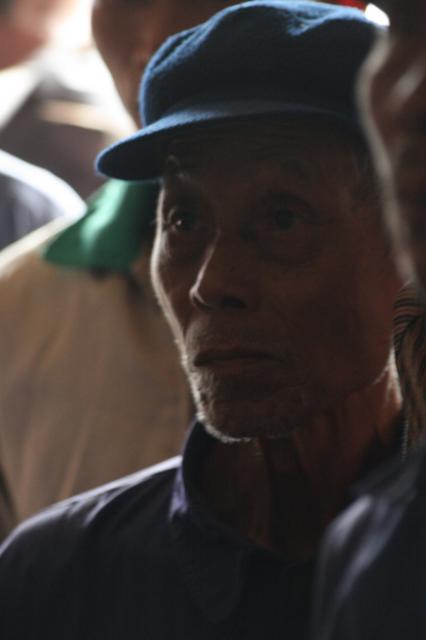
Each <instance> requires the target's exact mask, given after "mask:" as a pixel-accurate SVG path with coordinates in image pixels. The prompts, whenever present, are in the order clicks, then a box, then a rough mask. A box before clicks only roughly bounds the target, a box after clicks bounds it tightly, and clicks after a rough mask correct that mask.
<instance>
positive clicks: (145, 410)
mask: <svg viewBox="0 0 426 640" xmlns="http://www.w3.org/2000/svg"><path fill="white" fill-rule="evenodd" d="M63 224H64V223H63V222H62V221H55V222H54V223H51V224H49V225H47V226H46V227H44V228H43V229H42V230H39V231H36V232H34V233H33V234H31V236H28V237H27V238H25V239H24V240H22V241H20V242H18V243H15V244H14V245H12V246H11V247H10V248H8V249H6V250H5V251H4V252H2V254H0V536H1V535H4V534H5V533H6V531H8V530H9V529H10V528H11V527H12V526H13V525H15V524H16V523H17V522H19V521H20V520H22V519H23V518H26V517H27V516H29V515H30V514H31V513H33V512H35V511H37V510H39V509H41V508H42V507H44V506H46V505H48V504H50V503H52V502H55V501H57V500H61V499H63V498H66V497H68V496H70V495H72V494H75V493H78V492H80V491H83V490H85V489H88V488H91V487H93V486H96V485H98V484H101V483H104V482H107V481H109V480H113V479H115V478H117V477H120V476H122V475H125V474H127V473H130V472H133V471H135V470H136V469H139V468H141V467H144V466H148V465H150V464H153V463H155V462H158V461H160V460H162V459H164V458H167V457H169V456H171V455H174V454H176V453H177V452H178V451H179V449H180V447H181V443H182V440H183V437H184V432H185V430H186V427H187V425H188V421H189V418H190V407H189V393H188V390H187V385H186V381H185V378H184V375H183V372H182V370H181V367H180V364H179V363H178V358H177V353H176V349H175V347H174V345H173V343H172V338H171V335H170V332H169V330H168V328H167V327H166V324H165V321H164V320H163V317H162V315H161V312H160V310H159V309H158V306H157V304H156V301H155V299H154V296H153V294H152V292H151V289H150V287H149V284H148V283H149V273H148V271H149V265H148V258H147V257H145V258H143V259H142V260H141V261H140V263H139V264H138V265H137V266H138V273H139V274H140V277H141V279H142V281H143V282H144V283H145V285H144V286H143V289H142V291H140V290H138V289H137V288H136V287H132V286H131V285H130V284H129V283H128V281H127V280H126V279H125V278H124V277H123V276H122V275H115V274H114V275H108V276H105V277H95V276H93V275H91V274H88V273H86V272H83V271H77V270H70V269H66V270H60V269H58V268H56V267H53V266H51V265H49V264H47V263H45V262H43V260H42V259H41V258H40V256H39V250H40V247H41V246H42V245H43V244H44V242H45V241H46V239H47V238H48V237H50V236H52V235H53V234H54V233H56V232H57V231H58V230H59V228H60V226H61V225H63Z"/></svg>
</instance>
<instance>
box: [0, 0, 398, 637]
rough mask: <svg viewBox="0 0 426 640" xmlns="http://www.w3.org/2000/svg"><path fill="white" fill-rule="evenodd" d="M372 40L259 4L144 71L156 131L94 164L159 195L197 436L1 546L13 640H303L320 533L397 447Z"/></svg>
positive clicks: (296, 8) (1, 585) (169, 289)
mask: <svg viewBox="0 0 426 640" xmlns="http://www.w3.org/2000/svg"><path fill="white" fill-rule="evenodd" d="M374 33H375V29H374V27H373V26H372V25H371V24H370V23H369V22H368V21H367V20H366V19H365V18H364V16H363V14H362V13H360V12H359V11H357V10H352V9H341V8H336V7H335V6H331V5H323V4H317V3H311V2H296V3H295V2H283V3H280V2H267V1H266V2H253V3H246V4H243V5H239V6H236V7H232V8H229V9H226V10H224V11H222V12H221V13H219V14H217V15H216V16H215V17H214V18H212V19H211V20H210V21H208V22H207V23H205V24H203V25H201V26H200V27H197V28H195V29H192V30H188V31H186V32H184V33H182V34H178V35H177V36H176V37H174V38H171V39H169V40H168V41H167V42H166V44H165V45H164V46H163V47H162V48H161V49H160V50H159V52H158V53H157V55H156V56H155V57H154V59H153V60H152V62H151V63H150V65H149V67H148V70H147V72H146V75H145V81H144V84H143V88H142V96H141V105H142V120H143V122H144V123H145V124H146V127H145V128H144V129H142V130H141V131H139V132H138V133H137V134H135V135H134V137H132V138H130V139H129V140H126V141H124V142H123V143H121V144H119V145H118V146H116V147H114V148H112V149H111V150H108V151H107V152H106V153H105V154H104V155H103V156H102V157H101V158H100V160H99V168H100V170H101V171H103V172H104V173H106V174H107V175H110V176H115V177H118V178H121V179H128V180H145V179H154V178H158V177H160V178H161V194H160V199H159V204H158V214H157V228H156V238H155V245H154V251H153V259H152V267H151V268H152V277H153V282H154V287H155V290H156V293H157V297H158V299H159V301H160V304H161V306H162V308H163V311H164V313H165V316H166V318H167V320H168V321H169V324H170V326H171V328H172V331H173V334H174V338H175V341H176V343H177V345H178V348H179V351H180V355H181V359H182V362H183V365H184V368H185V371H186V374H187V376H188V379H189V382H190V385H191V388H192V393H193V397H194V401H195V404H196V406H197V411H198V421H197V423H196V424H195V425H194V427H193V429H192V431H191V433H190V435H189V438H188V441H187V443H186V447H185V451H184V454H183V458H182V460H180V459H178V460H176V459H175V460H172V461H169V462H166V463H164V464H161V465H160V466H158V467H156V468H154V469H150V470H148V471H142V472H141V473H137V474H136V475H133V476H132V477H130V478H126V479H123V480H121V481H118V482H115V483H113V484H111V485H109V486H107V487H104V488H101V489H98V490H95V491H93V492H90V493H88V494H85V495H83V496H80V497H76V498H73V499H71V500H69V501H67V502H65V503H62V504H60V505H57V506H54V507H53V508H51V509H49V510H47V511H46V512H44V513H42V514H41V515H39V516H37V517H35V518H34V519H32V520H31V521H29V522H27V523H26V524H24V525H22V526H21V527H20V528H18V529H17V530H16V531H15V533H14V534H12V536H11V537H9V539H8V540H7V541H6V542H5V544H4V545H3V547H2V550H1V554H0V599H1V601H2V611H1V613H0V633H1V634H2V637H6V638H8V637H14V638H19V639H21V638H22V639H23V638H28V637H31V638H34V639H35V640H36V639H38V638H40V639H41V638H43V639H46V638H61V639H63V640H67V639H68V638H76V637H88V638H89V637H90V638H127V639H130V640H131V639H133V638H169V637H173V636H175V637H179V638H188V639H190V638H197V639H198V638H206V639H213V638H217V639H219V638H220V639H223V638H239V637H241V638H247V639H250V638H262V637H265V638H271V639H273V638H280V639H281V638H292V639H293V638H294V639H297V638H303V637H304V634H305V624H306V619H307V613H308V608H309V602H310V590H311V573H312V565H313V561H314V559H315V555H316V549H317V545H318V540H319V538H320V536H321V533H322V531H323V528H324V526H325V525H326V524H327V523H328V522H329V521H330V520H331V518H333V516H334V515H335V513H336V512H337V511H338V510H339V509H340V508H341V507H342V506H343V505H344V504H345V503H346V501H347V500H348V494H347V489H348V485H349V484H350V483H351V482H352V481H353V480H354V479H356V478H358V477H359V476H360V475H361V474H362V473H364V472H365V471H367V470H368V469H369V468H370V467H371V466H372V465H374V464H377V463H378V462H379V461H380V460H382V459H384V458H387V457H389V456H390V455H392V453H393V452H395V451H397V450H398V447H399V443H400V440H401V437H402V421H401V400H400V393H399V385H398V381H397V377H396V373H395V371H394V367H393V349H392V346H391V333H392V306H393V302H394V299H395V296H396V293H397V290H398V288H399V279H398V276H397V275H396V272H395V269H394V268H393V263H392V258H391V256H390V255H389V251H388V249H387V244H386V241H385V239H384V237H383V233H382V227H381V220H380V216H379V211H378V204H377V194H376V190H375V184H374V181H372V179H371V168H370V166H369V161H368V156H367V153H366V149H365V146H364V143H363V140H362V137H361V135H360V131H359V127H358V122H357V119H356V116H355V109H354V105H353V100H352V88H353V80H354V77H355V74H356V73H357V71H358V68H359V65H360V64H361V62H362V60H363V59H364V57H365V55H366V52H367V50H368V49H369V46H370V44H371V42H372V39H373V38H374ZM336 59H338V60H339V65H338V66H337V67H336V64H335V61H336ZM112 338H113V336H112Z"/></svg>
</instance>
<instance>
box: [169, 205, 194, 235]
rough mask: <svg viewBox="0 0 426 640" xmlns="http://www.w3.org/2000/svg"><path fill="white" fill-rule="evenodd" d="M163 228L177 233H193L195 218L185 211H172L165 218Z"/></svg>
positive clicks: (192, 213) (191, 212) (190, 212)
mask: <svg viewBox="0 0 426 640" xmlns="http://www.w3.org/2000/svg"><path fill="white" fill-rule="evenodd" d="M164 226H165V228H166V229H172V230H174V231H179V232H187V231H193V230H194V229H196V227H197V216H196V215H195V213H194V212H193V211H190V210H187V209H174V210H172V211H171V212H170V214H169V215H168V216H167V218H166V221H165V224H164Z"/></svg>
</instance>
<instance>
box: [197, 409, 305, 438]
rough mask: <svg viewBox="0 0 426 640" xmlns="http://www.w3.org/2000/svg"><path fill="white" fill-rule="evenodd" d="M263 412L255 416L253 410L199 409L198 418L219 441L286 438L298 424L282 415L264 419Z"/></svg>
mask: <svg viewBox="0 0 426 640" xmlns="http://www.w3.org/2000/svg"><path fill="white" fill-rule="evenodd" d="M265 415H268V414H264V415H262V416H261V417H258V418H256V416H255V415H253V412H247V413H245V412H242V413H241V414H239V415H235V414H232V413H231V412H229V411H228V412H226V413H225V415H223V414H222V413H221V412H210V411H203V410H201V411H199V412H198V419H199V420H200V422H202V424H203V425H204V427H205V429H206V431H207V432H208V433H209V434H210V435H212V436H213V437H214V438H216V439H217V440H220V442H224V443H233V442H249V441H250V440H254V439H258V438H271V439H278V438H288V437H290V436H291V434H292V433H293V432H294V431H295V430H297V428H298V424H295V422H294V421H291V423H289V421H288V420H286V419H285V418H284V417H282V416H276V415H272V416H271V415H269V416H268V420H267V421H265Z"/></svg>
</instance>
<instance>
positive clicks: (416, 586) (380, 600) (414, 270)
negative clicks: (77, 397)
mask: <svg viewBox="0 0 426 640" xmlns="http://www.w3.org/2000/svg"><path fill="white" fill-rule="evenodd" d="M383 5H384V8H386V9H387V10H388V13H389V16H390V20H391V28H390V32H389V35H386V36H383V37H382V38H381V39H380V41H379V42H378V44H377V46H376V48H375V50H374V52H373V53H372V55H371V56H370V58H369V60H368V63H367V64H366V66H365V69H364V71H363V74H362V78H361V93H362V96H361V98H362V107H363V109H364V117H365V122H366V126H367V130H368V133H369V136H370V141H371V145H372V149H373V153H374V157H375V161H376V167H377V169H378V173H379V176H380V178H381V184H382V187H383V192H384V196H385V205H386V206H385V214H386V221H387V223H388V227H389V231H390V235H391V238H392V240H393V244H394V251H395V254H396V255H397V257H398V259H399V263H400V266H401V269H402V270H403V272H404V273H405V274H408V275H409V276H410V277H411V278H412V277H414V280H415V285H416V286H414V285H411V286H410V287H407V288H406V290H405V292H404V295H403V296H401V297H400V300H399V302H398V305H397V307H396V310H397V314H396V347H397V350H398V354H397V355H398V368H399V371H400V376H401V382H402V386H403V391H404V398H405V404H406V415H407V418H408V420H410V422H411V429H410V434H411V437H410V439H409V441H408V442H407V444H408V445H411V446H413V445H418V443H419V441H420V442H421V440H422V437H421V436H422V432H423V433H424V427H425V425H426V402H425V389H426V385H425V353H426V348H425V335H426V334H425V317H426V314H425V306H424V291H425V288H426V259H425V256H426V245H425V239H426V236H425V215H426V209H425V198H424V194H425V188H426V175H425V159H426V145H425V138H424V133H425V122H426V39H425V37H426V5H425V3H424V2H423V0H410V1H407V0H404V2H401V1H400V0H389V1H388V2H384V3H383ZM416 290H417V291H418V293H417V296H416ZM359 492H360V494H361V495H360V497H359V499H358V500H357V501H356V502H355V504H354V505H353V507H352V508H351V509H349V511H348V512H347V513H345V514H344V515H343V516H342V517H341V518H340V519H339V520H338V521H337V523H336V524H335V525H334V526H333V527H332V529H331V530H330V532H329V535H328V536H327V539H326V542H325V545H324V550H323V553H322V558H321V563H320V572H319V579H318V584H317V603H316V607H315V615H314V621H313V625H312V638H313V639H314V640H348V639H349V638H350V639H351V640H373V638H374V639H376V638H386V639H387V640H400V639H401V638H410V640H423V639H424V638H425V637H426V616H425V612H426V606H425V596H426V592H425V584H426V583H425V573H424V571H425V563H424V554H425V548H426V547H425V542H426V538H425V534H426V510H425V494H426V458H425V450H424V448H423V449H420V451H419V452H418V453H416V454H413V455H412V456H411V457H410V458H409V459H408V461H407V462H406V463H405V465H403V466H400V465H398V464H396V463H395V464H394V465H393V466H389V467H386V468H385V469H384V470H383V471H382V472H380V473H378V474H377V475H375V476H374V477H373V478H372V479H371V480H370V481H369V482H367V483H365V484H363V485H362V486H361V487H360V489H359Z"/></svg>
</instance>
